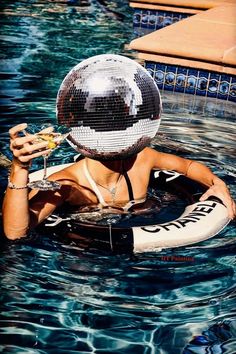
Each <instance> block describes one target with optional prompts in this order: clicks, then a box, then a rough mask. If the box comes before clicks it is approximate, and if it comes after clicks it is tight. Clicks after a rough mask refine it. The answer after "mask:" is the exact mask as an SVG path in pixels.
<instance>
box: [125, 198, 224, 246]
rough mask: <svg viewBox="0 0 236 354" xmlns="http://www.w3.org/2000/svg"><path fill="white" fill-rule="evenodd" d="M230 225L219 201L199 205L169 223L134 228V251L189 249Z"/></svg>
mask: <svg viewBox="0 0 236 354" xmlns="http://www.w3.org/2000/svg"><path fill="white" fill-rule="evenodd" d="M228 223H229V218H228V212H227V209H226V207H225V206H224V205H222V204H220V203H218V202H215V201H210V200H207V201H204V202H197V203H194V204H192V205H189V206H187V207H186V209H185V211H184V213H183V214H182V215H181V216H180V217H179V218H178V219H175V220H172V221H170V222H168V223H164V224H158V225H152V226H145V227H133V228H132V229H133V235H134V251H136V252H140V251H142V252H143V251H145V252H146V251H154V250H155V249H159V248H171V247H179V246H186V245H190V244H193V243H196V242H200V241H204V240H207V239H208V238H210V237H213V236H215V235H216V234H217V233H219V232H220V231H221V230H222V229H223V228H224V227H225V226H226V225H227V224H228Z"/></svg>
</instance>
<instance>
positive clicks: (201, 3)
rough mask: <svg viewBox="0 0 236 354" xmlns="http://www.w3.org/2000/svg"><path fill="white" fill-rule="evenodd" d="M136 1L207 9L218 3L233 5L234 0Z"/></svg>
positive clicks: (138, 0)
mask: <svg viewBox="0 0 236 354" xmlns="http://www.w3.org/2000/svg"><path fill="white" fill-rule="evenodd" d="M135 2H136V3H142V4H153V5H165V6H177V7H190V8H196V9H197V8H198V9H209V8H212V7H215V6H219V5H225V4H226V5H228V4H232V5H235V0H192V1H191V0H135Z"/></svg>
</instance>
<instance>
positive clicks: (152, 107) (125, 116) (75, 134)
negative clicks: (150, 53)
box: [57, 54, 161, 160]
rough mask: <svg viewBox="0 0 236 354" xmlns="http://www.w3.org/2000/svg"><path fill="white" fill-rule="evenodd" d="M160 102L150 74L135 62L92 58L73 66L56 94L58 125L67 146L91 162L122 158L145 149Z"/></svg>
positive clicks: (112, 57) (153, 131)
mask: <svg viewBox="0 0 236 354" xmlns="http://www.w3.org/2000/svg"><path fill="white" fill-rule="evenodd" d="M160 113H161V98H160V93H159V90H158V87H157V85H156V83H155V82H154V80H153V79H152V77H151V75H150V74H149V73H148V72H147V70H146V69H144V68H143V67H142V66H141V65H140V64H138V63H136V62H135V61H133V60H131V59H129V58H126V57H123V56H120V55H114V54H105V55H97V56H94V57H91V58H89V59H86V60H84V61H82V62H81V63H80V64H78V65H76V66H75V67H74V68H73V69H72V70H71V71H70V72H69V73H68V74H67V75H66V77H65V78H64V80H63V82H62V84H61V86H60V89H59V91H58V95H57V118H58V123H59V124H63V125H67V126H69V127H71V133H70V136H69V138H68V141H69V143H70V144H71V146H73V148H75V149H76V150H77V151H78V152H80V153H81V154H83V155H85V156H88V157H90V158H92V159H98V160H114V159H122V158H127V157H129V156H131V155H133V154H136V153H138V152H139V151H141V150H142V149H143V148H144V147H146V146H147V145H148V144H149V143H150V141H151V140H152V138H153V137H154V136H155V135H156V133H157V130H158V128H159V125H160Z"/></svg>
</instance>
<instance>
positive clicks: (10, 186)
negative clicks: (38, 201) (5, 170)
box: [7, 179, 28, 189]
mask: <svg viewBox="0 0 236 354" xmlns="http://www.w3.org/2000/svg"><path fill="white" fill-rule="evenodd" d="M7 186H8V188H10V189H28V183H27V184H26V185H25V186H21V187H20V186H17V185H15V184H14V183H12V182H11V181H10V179H8V185H7Z"/></svg>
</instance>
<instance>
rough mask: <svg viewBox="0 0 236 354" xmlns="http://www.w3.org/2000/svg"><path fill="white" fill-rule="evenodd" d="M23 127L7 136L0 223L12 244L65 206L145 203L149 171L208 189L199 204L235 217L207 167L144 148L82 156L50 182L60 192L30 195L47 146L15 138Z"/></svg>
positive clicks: (31, 137) (222, 188) (219, 183)
mask: <svg viewBox="0 0 236 354" xmlns="http://www.w3.org/2000/svg"><path fill="white" fill-rule="evenodd" d="M26 128H27V124H25V123H23V124H19V125H16V126H15V127H13V128H11V129H10V131H9V133H10V149H11V151H12V153H13V161H12V168H11V173H10V176H9V184H8V187H7V190H6V194H5V198H4V203H3V222H4V232H5V235H6V237H7V238H9V239H11V240H15V239H19V238H22V237H24V236H26V235H27V234H28V232H29V230H30V229H32V228H34V227H35V226H37V225H38V224H39V223H41V222H42V221H43V220H44V219H45V218H47V217H48V216H49V215H50V214H51V213H53V211H54V210H55V209H56V208H57V207H59V206H61V205H62V204H64V203H68V204H70V205H73V206H81V207H83V206H91V207H92V206H94V205H99V206H100V207H107V206H111V207H119V208H123V209H124V210H128V209H129V206H130V205H132V204H134V203H140V202H143V200H144V199H145V197H146V193H147V187H148V183H149V176H150V172H151V170H153V169H167V170H175V171H176V172H178V173H181V174H183V175H185V176H187V177H189V178H191V179H193V180H195V181H197V182H199V183H201V184H203V185H205V186H207V187H208V189H207V191H206V192H205V193H204V194H203V195H202V197H201V199H200V200H201V201H204V200H206V199H207V198H208V197H209V196H211V195H213V196H216V197H218V198H219V199H221V200H222V202H223V203H224V205H225V206H226V207H227V209H228V214H229V218H231V219H233V218H234V217H235V214H236V207H235V203H234V201H233V200H232V198H231V196H230V192H229V190H228V188H227V186H226V184H225V183H224V182H223V181H222V180H221V179H220V178H218V177H217V176H216V175H214V174H213V173H212V172H211V170H210V169H209V168H208V167H206V166H204V165H203V164H201V163H199V162H195V161H192V160H188V159H184V158H181V157H177V156H175V155H171V154H166V153H162V152H158V151H156V150H154V149H151V148H148V147H145V148H144V149H143V150H141V151H140V152H139V153H138V154H135V155H132V156H130V157H128V158H127V159H116V160H114V161H109V160H108V161H99V160H94V159H91V158H88V157H85V158H84V159H82V160H80V161H78V162H76V163H74V164H72V165H71V166H69V167H68V168H66V169H64V170H62V171H59V172H57V173H54V174H53V175H51V176H50V177H49V179H51V180H55V181H59V182H60V183H61V189H60V190H58V191H46V192H45V191H43V192H42V191H35V190H29V188H28V186H27V183H28V176H29V168H30V165H31V162H32V160H33V159H34V158H36V157H39V156H43V155H44V154H48V153H49V151H50V149H49V148H48V143H47V142H42V143H35V144H34V143H33V142H34V140H35V136H34V135H26V136H23V137H22V134H20V133H21V132H22V131H23V130H24V129H26Z"/></svg>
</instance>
